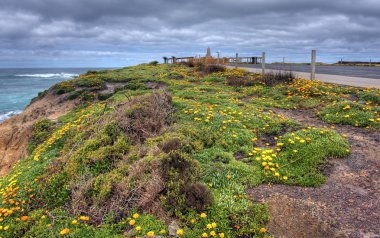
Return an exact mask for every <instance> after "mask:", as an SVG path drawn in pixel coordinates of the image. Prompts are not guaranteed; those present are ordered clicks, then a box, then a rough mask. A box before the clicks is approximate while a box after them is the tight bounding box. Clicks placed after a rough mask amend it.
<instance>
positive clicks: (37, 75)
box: [0, 68, 99, 123]
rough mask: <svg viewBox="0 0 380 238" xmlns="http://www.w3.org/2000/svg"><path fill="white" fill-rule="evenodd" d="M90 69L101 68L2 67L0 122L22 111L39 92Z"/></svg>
mask: <svg viewBox="0 0 380 238" xmlns="http://www.w3.org/2000/svg"><path fill="white" fill-rule="evenodd" d="M89 70H99V69H93V68H60V69H52V68H49V69H35V68H30V69H0V123H1V122H2V121H4V120H6V119H7V118H9V117H11V116H12V115H15V114H18V113H21V112H22V111H23V110H24V108H25V107H26V106H27V105H28V104H29V103H30V100H31V99H33V98H34V97H36V96H37V95H38V93H39V92H42V91H44V90H46V89H48V88H50V87H51V86H53V85H54V84H56V83H59V82H61V81H65V80H68V79H71V78H73V77H76V76H78V75H79V74H82V73H85V72H87V71H89Z"/></svg>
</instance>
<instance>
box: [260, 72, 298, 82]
mask: <svg viewBox="0 0 380 238" xmlns="http://www.w3.org/2000/svg"><path fill="white" fill-rule="evenodd" d="M295 78H296V76H295V74H294V73H293V72H290V71H279V72H269V73H266V74H264V75H263V76H262V77H261V78H260V81H261V82H263V83H264V84H266V85H269V86H273V85H277V84H284V83H285V84H286V83H291V82H292V81H293V80H294V79H295Z"/></svg>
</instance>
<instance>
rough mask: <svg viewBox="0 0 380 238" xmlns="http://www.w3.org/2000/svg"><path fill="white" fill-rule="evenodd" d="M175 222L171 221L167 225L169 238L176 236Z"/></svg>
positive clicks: (176, 227)
mask: <svg viewBox="0 0 380 238" xmlns="http://www.w3.org/2000/svg"><path fill="white" fill-rule="evenodd" d="M179 229H180V228H179V225H178V222H177V221H172V222H171V223H170V225H169V236H177V230H179Z"/></svg>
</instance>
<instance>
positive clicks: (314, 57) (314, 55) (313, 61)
mask: <svg viewBox="0 0 380 238" xmlns="http://www.w3.org/2000/svg"><path fill="white" fill-rule="evenodd" d="M316 61H317V51H316V50H312V51H311V74H310V79H311V80H315V64H316Z"/></svg>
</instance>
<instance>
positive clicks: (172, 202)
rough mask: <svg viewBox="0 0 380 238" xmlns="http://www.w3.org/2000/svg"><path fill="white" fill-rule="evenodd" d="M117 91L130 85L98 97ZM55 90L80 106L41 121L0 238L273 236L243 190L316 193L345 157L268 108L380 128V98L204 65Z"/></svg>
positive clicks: (11, 190)
mask: <svg viewBox="0 0 380 238" xmlns="http://www.w3.org/2000/svg"><path fill="white" fill-rule="evenodd" d="M110 83H122V85H123V86H122V88H119V89H118V90H115V91H113V92H109V94H108V95H107V97H100V98H99V92H100V91H102V90H104V89H105V87H106V84H110ZM51 90H52V92H53V93H56V94H60V95H67V96H68V99H73V98H78V99H80V101H81V102H82V104H81V105H80V106H78V107H77V108H75V110H73V111H72V112H71V113H69V114H68V115H66V116H63V117H61V118H60V119H59V120H58V122H54V123H53V122H51V121H49V120H45V119H44V120H41V121H39V122H37V123H36V125H35V126H34V129H33V136H32V138H31V140H30V155H29V156H28V157H27V158H25V159H23V160H21V161H20V162H19V163H18V164H17V165H15V167H14V168H13V170H12V171H11V172H10V174H8V175H6V176H5V177H2V178H1V179H0V193H1V195H2V204H1V206H0V214H2V216H1V218H0V220H1V224H0V236H1V237H62V236H67V237H89V236H94V237H125V236H127V237H143V236H148V237H149V236H153V235H162V236H164V237H166V236H168V235H169V230H170V227H171V229H174V228H175V230H174V232H175V233H176V234H177V235H178V236H181V237H189V238H192V237H264V236H265V237H269V234H268V233H267V231H266V229H265V227H266V225H267V224H268V222H269V219H270V218H269V215H268V207H267V205H265V204H262V203H259V202H257V201H255V200H254V199H253V198H252V197H250V196H248V195H247V193H246V190H247V189H248V188H253V187H255V186H258V185H260V184H262V183H282V184H288V185H301V186H320V185H321V184H323V182H324V181H325V179H326V177H325V175H324V167H326V166H328V164H327V163H326V162H327V160H328V159H331V158H332V157H336V158H343V157H345V156H347V155H348V154H349V145H348V143H347V141H346V140H345V139H344V138H343V137H341V136H340V135H339V134H337V133H336V132H335V131H333V130H330V129H326V128H314V127H308V126H307V125H299V124H298V123H297V122H295V121H293V120H289V119H287V118H285V117H284V116H282V115H278V114H276V113H274V112H273V110H271V108H272V107H280V108H286V109H293V108H297V109H298V108H302V109H307V108H318V109H322V112H321V113H320V116H321V118H322V119H324V120H326V121H328V122H334V123H342V124H344V123H346V122H345V121H340V120H337V118H338V115H340V113H339V112H340V110H345V109H343V105H350V107H351V109H352V110H355V111H353V112H352V113H353V115H358V118H359V117H360V118H362V117H363V118H362V119H360V121H359V124H358V126H370V127H371V128H375V129H376V128H377V126H378V124H379V122H378V119H377V118H378V105H377V104H375V103H377V102H376V100H374V98H375V96H376V95H378V92H377V91H375V90H373V91H372V90H359V89H355V88H349V87H339V86H336V87H335V86H332V85H328V84H323V83H320V82H312V81H307V80H299V79H290V78H288V79H285V78H283V77H280V79H279V82H277V81H276V78H271V79H263V78H261V77H260V76H259V75H257V74H249V73H247V72H244V71H241V70H226V69H224V68H221V67H210V68H208V67H206V66H202V65H198V66H194V67H186V66H183V65H157V63H155V62H152V63H150V64H145V65H139V66H135V67H127V68H123V69H118V70H109V71H99V72H88V73H87V74H85V75H82V76H79V77H78V78H76V79H73V80H71V81H67V82H64V83H60V84H58V85H56V86H54V87H52V89H51ZM353 95H354V96H355V97H357V98H358V99H360V101H358V102H349V101H348V100H349V98H350V97H352V96H353ZM100 100H101V101H100ZM335 101H337V102H336V103H333V102H335ZM369 107H370V109H368V110H367V109H366V108H369ZM351 109H350V110H351ZM336 112H337V114H336ZM327 114H331V115H334V118H335V119H334V120H331V121H329V120H330V119H329V118H330V117H328V116H326V115H327ZM367 114H368V118H364V116H367ZM369 115H370V116H369ZM352 117H353V118H354V116H352ZM370 118H373V119H374V121H373V122H372V121H371V120H369V119H370ZM355 120H356V119H355ZM355 120H353V122H354V123H355ZM358 120H359V119H358ZM364 121H365V122H367V124H364V123H363V122H364ZM348 124H351V123H348ZM173 221H175V223H176V224H177V225H178V226H175V227H174V228H173V223H172V222H173Z"/></svg>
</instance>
